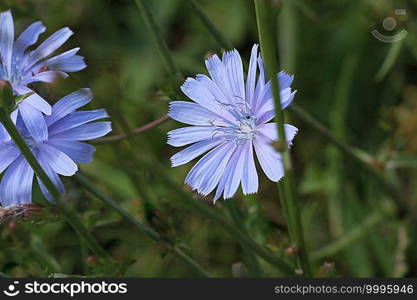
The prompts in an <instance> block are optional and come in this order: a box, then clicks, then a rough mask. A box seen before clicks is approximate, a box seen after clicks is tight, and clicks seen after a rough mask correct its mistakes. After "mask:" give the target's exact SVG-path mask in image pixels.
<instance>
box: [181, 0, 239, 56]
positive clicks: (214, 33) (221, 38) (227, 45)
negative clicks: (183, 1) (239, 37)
mask: <svg viewBox="0 0 417 300" xmlns="http://www.w3.org/2000/svg"><path fill="white" fill-rule="evenodd" d="M188 4H189V5H190V7H191V9H192V10H193V11H194V13H195V14H196V15H197V17H198V18H199V19H200V20H201V22H202V23H203V24H204V26H206V28H207V29H208V31H209V32H210V33H211V35H212V36H213V38H214V39H215V40H216V41H217V43H219V45H220V46H221V47H223V48H224V49H225V50H229V49H233V45H232V44H231V43H230V42H229V41H228V40H227V39H226V38H225V37H224V36H223V34H222V33H221V32H220V30H218V29H217V28H216V26H214V25H213V23H212V22H211V21H210V19H209V18H208V17H207V15H206V14H205V12H204V11H203V10H202V9H201V7H200V5H199V4H198V3H197V2H196V1H195V0H189V1H188Z"/></svg>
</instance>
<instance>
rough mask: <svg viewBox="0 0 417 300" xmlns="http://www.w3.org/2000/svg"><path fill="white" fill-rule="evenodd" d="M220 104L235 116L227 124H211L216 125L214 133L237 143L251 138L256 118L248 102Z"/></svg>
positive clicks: (243, 142) (242, 142)
mask: <svg viewBox="0 0 417 300" xmlns="http://www.w3.org/2000/svg"><path fill="white" fill-rule="evenodd" d="M221 104H222V105H223V107H225V108H226V109H227V111H228V112H229V113H230V114H231V115H232V116H233V117H234V118H235V122H234V123H233V124H232V123H231V124H229V125H227V126H218V125H214V124H213V125H214V126H215V127H216V129H215V134H222V138H223V139H225V140H228V141H233V142H235V143H236V144H237V145H243V144H245V143H246V142H247V141H248V140H252V139H253V138H254V136H255V133H256V118H255V116H253V115H252V113H251V109H250V107H249V104H248V103H246V102H238V103H235V104H224V103H221Z"/></svg>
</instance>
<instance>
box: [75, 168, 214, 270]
mask: <svg viewBox="0 0 417 300" xmlns="http://www.w3.org/2000/svg"><path fill="white" fill-rule="evenodd" d="M74 179H75V181H76V182H77V183H78V184H80V185H81V186H83V187H84V188H85V189H86V190H87V191H89V192H90V193H91V194H93V195H94V196H96V197H97V198H98V199H100V200H101V201H103V203H105V204H106V205H107V206H109V207H110V208H112V209H114V210H115V211H116V212H117V213H118V214H119V215H120V216H122V217H123V218H124V219H125V220H126V221H128V222H130V223H132V224H133V225H134V226H135V227H136V228H137V229H138V230H139V231H140V232H143V233H145V234H146V235H147V236H148V237H149V238H150V239H152V240H153V241H155V242H161V241H162V238H161V236H160V234H159V233H158V232H157V231H155V230H154V229H153V228H151V227H149V226H148V225H146V224H143V223H141V222H139V221H138V220H137V219H136V218H135V217H133V216H132V215H131V214H129V213H128V212H127V211H126V210H125V209H124V208H123V207H121V206H120V205H119V204H118V203H117V202H116V201H114V200H113V199H110V198H109V197H108V196H107V195H106V194H104V193H102V192H101V191H99V190H98V189H97V188H96V187H95V186H94V185H93V184H92V183H91V182H90V181H89V180H88V179H87V178H86V177H85V176H83V175H81V174H77V175H76V176H75V177H74ZM168 249H169V250H170V251H171V252H172V253H173V254H174V255H175V256H176V257H177V258H178V259H180V260H181V261H183V262H184V263H185V264H187V265H188V266H189V267H190V269H191V270H193V271H194V272H195V273H196V274H198V275H199V276H202V277H211V276H210V274H209V273H208V272H207V271H206V270H204V269H203V267H201V266H200V265H199V264H198V263H197V262H196V261H195V260H193V259H192V258H191V257H189V256H188V255H187V254H185V253H184V252H183V251H182V250H181V249H180V248H178V247H177V246H176V245H173V244H169V245H168Z"/></svg>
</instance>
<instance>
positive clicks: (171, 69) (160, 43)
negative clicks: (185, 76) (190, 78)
mask: <svg viewBox="0 0 417 300" xmlns="http://www.w3.org/2000/svg"><path fill="white" fill-rule="evenodd" d="M135 2H136V5H137V7H138V9H139V11H140V13H141V15H142V18H143V20H144V21H145V24H146V26H147V28H148V30H149V31H150V32H151V34H152V37H153V39H154V41H155V44H156V48H157V51H158V53H159V55H160V57H161V59H162V61H163V62H164V65H165V68H166V71H167V72H168V74H170V75H171V76H172V77H173V79H175V80H182V75H181V72H180V71H179V69H178V67H177V65H176V64H175V62H174V59H173V58H172V56H171V54H170V52H169V49H168V46H167V44H166V43H165V41H164V38H163V36H162V31H161V28H160V27H159V25H158V23H157V22H156V21H155V16H154V14H153V12H152V10H151V9H150V8H149V7H148V4H145V3H144V2H145V1H143V0H135Z"/></svg>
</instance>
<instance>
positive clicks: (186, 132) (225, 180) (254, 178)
mask: <svg viewBox="0 0 417 300" xmlns="http://www.w3.org/2000/svg"><path fill="white" fill-rule="evenodd" d="M206 66H207V69H208V72H209V74H210V77H208V76H206V75H201V74H200V75H197V76H196V78H195V79H194V78H188V79H187V80H186V81H185V83H184V84H183V86H182V87H181V90H182V91H183V93H184V94H185V95H186V96H187V97H189V98H190V99H191V100H193V102H188V101H173V102H171V103H170V111H169V116H170V117H171V118H173V119H175V120H177V121H179V122H182V123H185V124H189V125H192V126H188V127H183V128H179V129H175V130H172V131H170V132H168V144H170V145H172V146H175V147H181V146H185V145H190V144H191V146H189V147H187V148H185V149H184V150H182V151H180V152H178V153H177V154H175V155H174V156H173V157H172V158H171V161H172V166H173V167H175V166H179V165H182V164H185V163H188V162H190V161H191V160H193V159H195V158H197V157H198V156H200V155H202V154H204V153H206V152H208V153H207V154H205V155H204V156H203V157H202V158H201V159H200V160H199V161H198V162H197V163H196V164H195V165H194V166H193V168H192V169H191V171H190V172H189V173H188V175H187V177H186V179H185V183H186V184H188V185H190V186H191V187H192V188H193V189H195V190H197V192H199V193H200V194H202V195H208V194H209V193H211V192H212V191H213V190H214V189H215V188H216V187H217V191H216V194H215V196H214V200H215V201H216V200H217V199H218V198H220V196H221V195H222V194H223V198H224V199H227V198H231V197H232V196H233V195H234V194H235V192H236V191H237V189H238V187H239V185H240V184H242V190H243V193H244V194H252V193H256V192H257V190H258V174H257V171H256V168H255V160H254V152H255V153H256V156H257V158H258V161H259V163H260V165H261V167H262V169H263V171H264V172H265V174H266V176H267V177H268V178H269V179H270V180H272V181H278V180H280V179H281V178H282V177H283V176H284V168H283V164H282V158H281V154H280V153H279V152H277V151H276V150H275V149H274V148H273V146H272V145H271V143H272V142H273V141H277V140H278V134H277V129H276V127H277V126H276V124H275V123H269V121H271V120H272V119H273V118H274V116H275V109H274V101H273V96H272V89H271V82H270V81H268V82H265V74H264V67H263V63H262V59H261V57H260V55H258V45H254V46H253V48H252V53H251V58H250V63H249V70H248V76H247V79H246V84H245V81H244V75H243V66H242V60H241V58H240V55H239V53H238V52H237V51H236V50H233V51H230V52H225V53H223V57H222V59H220V58H219V57H218V56H217V55H213V56H211V57H210V58H209V59H207V60H206ZM258 68H259V75H258V76H257V70H258ZM278 77H279V83H280V96H281V108H282V109H285V108H286V107H287V106H288V105H290V103H291V102H292V101H293V99H294V96H295V93H296V91H294V92H293V91H292V90H291V87H290V86H291V83H292V81H293V76H290V75H287V74H286V73H284V72H281V73H279V74H278ZM284 126H285V132H286V139H287V143H288V144H289V145H291V142H292V140H293V138H294V136H295V134H296V133H297V128H295V127H294V126H291V125H287V124H285V125H284Z"/></svg>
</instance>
